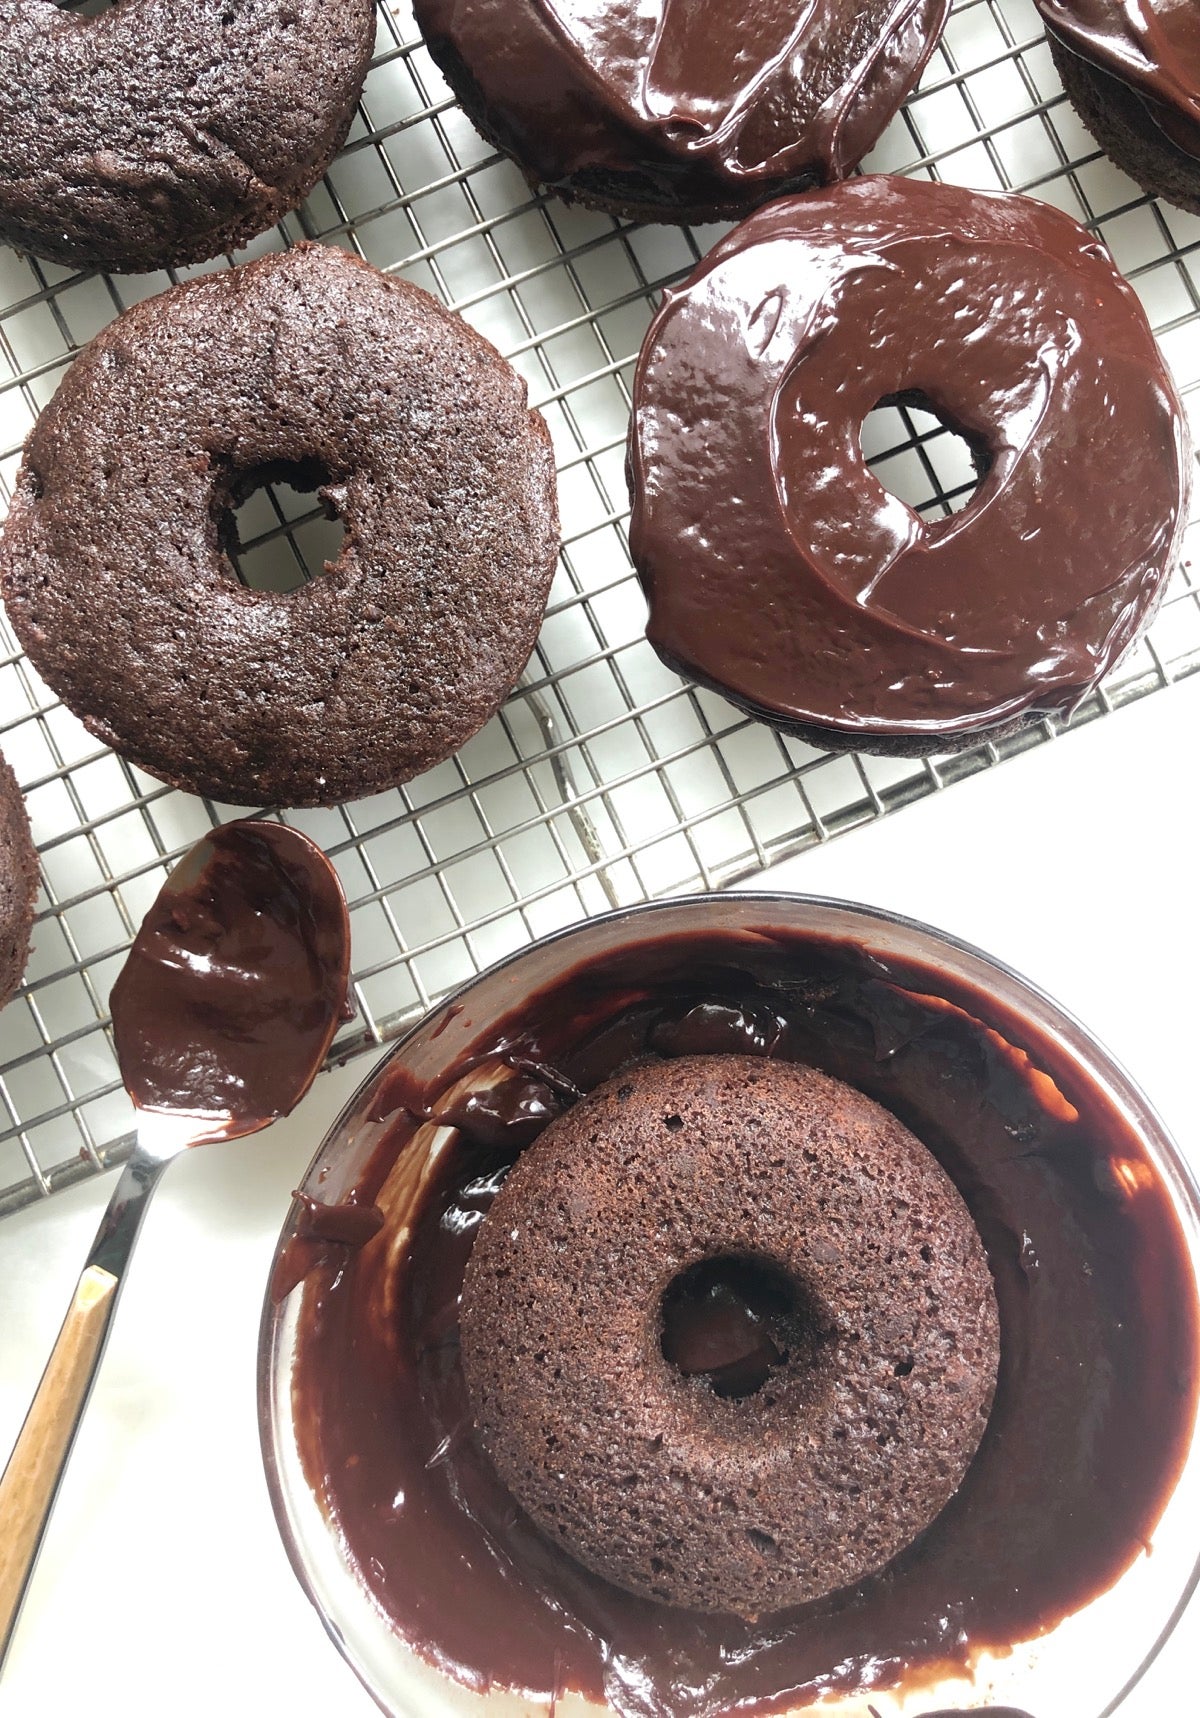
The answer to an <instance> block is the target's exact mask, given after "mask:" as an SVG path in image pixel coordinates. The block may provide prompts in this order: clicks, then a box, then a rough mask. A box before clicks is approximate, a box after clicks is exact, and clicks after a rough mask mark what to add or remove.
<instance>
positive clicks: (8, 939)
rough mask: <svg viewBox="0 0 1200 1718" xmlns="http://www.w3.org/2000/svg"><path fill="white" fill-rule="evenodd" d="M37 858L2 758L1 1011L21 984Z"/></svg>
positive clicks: (20, 801) (14, 781)
mask: <svg viewBox="0 0 1200 1718" xmlns="http://www.w3.org/2000/svg"><path fill="white" fill-rule="evenodd" d="M37 886H38V859H37V853H36V852H35V851H34V846H33V837H32V836H31V835H30V833H29V819H28V817H27V816H26V815H25V801H24V800H23V799H22V797H21V790H20V788H19V787H18V786H17V778H16V776H15V775H14V774H13V773H12V770H11V769H9V767H8V765H7V763H5V761H4V759H3V758H2V757H0V1008H3V1007H4V1004H5V1003H6V1002H7V1001H8V1000H9V998H10V997H11V996H12V993H13V991H14V990H15V989H16V988H17V986H18V984H20V982H21V975H22V974H23V973H24V971H25V963H26V961H27V960H28V959H29V933H30V931H31V929H32V928H33V909H34V905H35V903H36V901H37Z"/></svg>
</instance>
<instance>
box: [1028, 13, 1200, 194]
mask: <svg viewBox="0 0 1200 1718" xmlns="http://www.w3.org/2000/svg"><path fill="white" fill-rule="evenodd" d="M1037 5H1038V10H1039V11H1040V12H1041V14H1042V17H1043V18H1044V19H1045V22H1046V28H1047V29H1048V30H1050V31H1051V32H1052V33H1053V34H1054V35H1055V36H1056V37H1057V38H1058V40H1059V41H1060V42H1061V43H1062V44H1063V46H1064V47H1066V48H1069V49H1070V51H1071V52H1072V53H1073V54H1078V55H1079V57H1080V59H1083V60H1087V61H1088V63H1089V64H1091V65H1094V66H1096V67H1097V68H1098V69H1099V70H1100V71H1102V72H1107V73H1108V74H1109V75H1110V76H1111V77H1114V78H1119V79H1120V80H1121V82H1122V83H1124V84H1128V85H1129V87H1130V88H1131V89H1134V90H1136V91H1137V93H1138V95H1140V96H1141V98H1142V101H1143V103H1144V105H1145V107H1146V111H1147V112H1148V113H1149V114H1150V117H1151V118H1152V119H1153V120H1154V122H1155V124H1156V125H1158V126H1159V127H1160V129H1161V130H1162V131H1163V132H1164V133H1165V134H1166V136H1167V137H1169V138H1170V140H1171V142H1172V143H1174V144H1175V145H1176V146H1177V148H1179V149H1182V150H1183V152H1184V153H1185V155H1194V156H1195V157H1196V158H1197V160H1200V7H1198V6H1197V5H1196V0H1037Z"/></svg>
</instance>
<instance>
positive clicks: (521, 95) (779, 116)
mask: <svg viewBox="0 0 1200 1718" xmlns="http://www.w3.org/2000/svg"><path fill="white" fill-rule="evenodd" d="M948 10H949V0H760V3H759V4H756V5H752V6H747V5H745V4H743V3H742V0H417V4H416V6H415V11H416V15H417V20H418V22H419V24H420V25H421V28H422V30H423V31H424V33H425V35H426V37H427V38H428V39H429V42H430V46H431V49H432V50H433V51H434V53H435V57H443V56H444V55H445V53H446V51H447V50H448V51H449V52H450V54H452V55H453V57H454V58H455V59H457V60H458V61H459V62H460V63H461V64H462V65H463V66H464V67H465V69H466V71H467V73H468V74H469V76H470V78H471V80H472V82H473V84H474V86H475V89H476V91H477V92H478V98H479V99H481V101H482V104H483V106H484V108H485V113H484V114H483V115H482V116H481V117H483V118H484V119H485V120H486V122H487V124H488V126H489V129H491V130H492V131H494V133H495V134H496V136H497V137H498V139H499V140H500V141H501V142H502V143H503V144H504V145H505V146H506V147H510V148H511V149H512V152H513V153H514V154H515V155H516V156H517V157H518V159H519V160H520V161H521V162H522V163H523V164H527V165H528V167H530V168H531V169H532V170H533V171H534V172H535V174H536V176H537V177H538V178H539V179H541V180H542V181H544V182H547V183H550V184H562V183H563V182H564V181H565V182H567V183H568V184H569V183H570V181H571V179H572V176H573V175H575V174H578V173H579V172H580V171H581V170H588V169H592V170H598V171H601V172H605V171H607V172H612V171H614V170H616V171H618V172H622V171H623V172H628V171H633V172H634V173H636V174H637V175H638V176H639V177H640V178H641V179H644V180H645V181H646V183H647V185H648V186H650V187H656V188H657V190H658V192H659V194H661V195H662V196H663V197H664V198H666V199H668V200H670V201H676V202H679V203H681V204H684V205H701V206H704V205H708V206H711V207H712V208H713V210H714V212H715V210H716V209H718V208H721V207H731V206H734V205H740V206H741V207H742V208H748V207H750V206H752V205H753V204H754V203H755V202H757V201H761V199H762V197H763V196H765V195H768V194H770V192H771V191H772V190H773V189H780V188H783V187H786V186H792V185H798V184H803V183H812V182H814V181H816V182H819V183H825V182H827V181H828V180H830V179H837V178H842V177H844V176H845V175H846V174H847V173H849V172H850V171H851V170H852V169H853V168H854V167H855V166H856V165H857V163H858V162H859V161H861V159H862V158H863V156H864V155H865V154H866V153H867V152H868V150H869V149H870V148H871V147H872V145H873V144H874V143H875V141H876V139H877V138H878V137H879V134H880V133H881V132H882V130H883V128H884V126H885V125H886V124H887V122H888V120H889V119H890V118H891V117H892V115H893V114H894V113H895V111H896V109H897V108H898V107H899V106H900V103H901V102H902V101H903V99H904V97H905V96H906V95H907V94H908V92H909V90H910V89H911V88H912V87H913V85H914V84H915V83H916V81H917V78H918V76H919V75H920V72H921V68H922V67H923V66H924V64H925V62H926V60H927V59H928V57H929V55H930V53H931V52H932V51H933V47H934V45H935V43H936V41H937V39H938V36H939V35H940V33H941V30H942V27H943V25H944V23H945V18H946V14H947V12H948ZM651 194H653V193H651Z"/></svg>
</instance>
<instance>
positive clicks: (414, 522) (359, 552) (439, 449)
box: [0, 245, 558, 806]
mask: <svg viewBox="0 0 1200 1718" xmlns="http://www.w3.org/2000/svg"><path fill="white" fill-rule="evenodd" d="M288 476H291V477H293V478H295V479H296V481H297V482H298V483H300V484H301V486H302V487H313V486H316V487H317V491H318V494H319V496H320V497H321V499H322V500H323V501H324V502H325V504H326V506H327V507H328V508H329V509H330V510H332V511H334V512H336V513H337V514H338V515H339V516H340V517H341V519H342V521H343V523H344V525H345V539H344V542H343V545H342V549H341V553H340V554H339V556H338V558H337V560H336V561H335V562H333V563H326V565H325V568H324V570H323V571H322V572H320V573H318V574H317V575H316V576H315V577H313V578H312V579H311V580H310V581H309V582H308V583H307V584H305V585H303V586H302V587H300V588H299V589H297V590H294V591H291V592H287V593H280V592H272V591H263V590H251V589H247V588H246V587H245V586H243V585H242V584H240V583H239V582H238V578H237V576H236V574H235V572H234V568H233V564H232V562H231V560H230V556H229V553H228V549H229V546H230V542H231V537H230V532H231V528H232V526H231V522H232V513H233V509H234V508H235V507H236V506H237V505H238V503H239V500H240V499H241V498H242V496H244V494H245V493H246V492H247V490H248V488H253V487H255V486H256V485H257V484H258V483H261V482H263V481H269V480H274V479H277V478H279V477H284V478H286V477H288ZM557 549H558V513H557V504H556V483H555V469H554V457H553V451H552V448H551V443H550V436H549V431H548V430H547V428H546V424H545V421H544V420H543V418H542V417H541V415H540V414H539V413H538V412H535V411H531V410H530V409H529V407H528V404H527V399H526V386H525V382H524V381H523V379H522V378H521V377H520V376H519V375H518V374H517V372H516V371H515V370H514V369H513V368H512V366H511V365H509V364H508V363H507V362H506V361H505V360H504V359H503V358H501V356H500V355H499V353H497V352H496V350H495V349H494V348H493V347H492V346H491V345H490V344H489V343H488V342H487V341H486V340H485V339H484V338H483V336H482V335H480V334H478V333H476V332H475V330H474V329H473V328H471V327H470V326H469V325H468V324H467V323H465V322H463V321H462V320H461V319H460V318H459V317H457V316H454V315H452V314H451V313H450V312H449V311H447V310H446V309H444V308H443V306H442V305H440V304H439V303H438V302H437V301H436V300H435V299H434V298H432V297H431V296H430V294H428V293H427V292H424V291H422V290H421V289H420V288H419V287H416V286H413V285H411V284H409V283H408V282H405V281H402V280H398V279H394V278H391V277H388V276H386V275H383V274H381V273H380V272H379V271H378V270H377V269H375V268H372V267H371V266H370V265H369V264H367V263H363V262H360V261H358V260H357V259H355V258H353V257H351V256H348V255H347V254H345V253H344V252H341V251H337V250H333V249H330V248H326V247H322V246H319V245H301V246H297V247H296V248H295V249H293V250H290V251H287V252H284V253H281V254H279V255H273V256H269V257H264V258H263V259H261V260H260V261H258V262H254V263H250V264H247V265H246V266H244V267H242V268H238V269H233V270H225V271H222V272H220V273H216V274H210V275H206V276H204V277H202V278H200V279H197V280H193V281H190V282H188V283H186V284H185V285H183V286H179V287H175V288H173V289H172V290H171V291H169V292H167V293H164V294H163V295H162V296H161V297H158V298H155V299H150V300H146V301H145V302H143V303H141V304H138V305H135V306H134V307H133V308H132V309H130V310H128V311H126V312H125V313H124V314H123V315H122V316H120V317H119V318H118V319H117V320H116V321H115V322H113V323H112V324H110V326H109V327H108V328H106V329H105V330H103V332H102V333H101V334H99V335H98V336H97V337H96V339H95V340H94V341H93V342H92V343H91V345H90V346H89V347H87V348H86V350H85V351H84V352H83V353H81V354H80V356H79V357H78V358H76V360H75V362H74V363H73V364H72V365H71V367H70V369H69V370H68V372H67V374H66V376H65V377H64V379H63V381H62V384H61V385H60V387H59V390H58V392H57V394H56V395H55V397H54V398H53V400H52V401H51V402H50V404H49V406H48V407H47V408H46V410H45V411H44V412H43V414H42V416H41V418H40V419H39V421H38V423H37V424H36V425H35V427H34V429H33V432H32V434H31V436H30V438H29V441H28V443H27V446H26V450H25V456H24V460H23V462H22V465H21V469H20V472H19V474H18V477H17V482H16V489H15V493H14V497H13V503H12V508H11V511H10V513H9V517H8V520H7V522H6V524H5V526H4V529H3V533H2V534H0V589H2V592H3V596H4V600H5V603H6V605H7V608H8V613H9V617H10V620H11V622H12V625H13V627H14V629H15V630H16V633H17V636H18V638H19V639H20V642H21V644H22V645H23V647H24V649H25V650H26V652H27V653H28V655H29V657H30V658H31V660H32V661H33V663H34V666H35V667H36V668H37V669H38V671H39V673H40V674H41V675H42V677H43V678H44V679H45V680H46V681H47V683H48V684H49V685H50V686H51V688H52V689H53V690H54V691H55V692H56V693H57V694H58V695H59V697H61V698H62V699H63V701H64V702H65V703H66V704H67V705H68V707H69V708H70V709H72V710H73V711H74V712H75V714H76V715H77V716H79V717H80V718H81V720H82V721H83V722H84V723H85V725H86V726H87V727H88V728H89V729H90V731H91V732H92V733H94V734H95V735H97V736H98V737H99V738H100V739H101V740H103V741H104V742H105V743H107V744H109V745H111V746H113V747H114V749H115V750H117V751H118V752H119V753H121V755H122V756H124V757H125V758H127V759H129V760H130V761H131V762H132V763H135V764H137V765H138V766H140V767H141V768H143V769H146V770H148V771H149V772H150V773H151V774H153V775H157V776H159V777H160V778H161V779H162V780H164V781H167V782H169V783H171V784H172V785H173V786H175V787H180V788H184V789H187V790H190V791H192V792H195V793H201V794H207V795H209V796H211V797H213V798H216V799H220V800H223V801H227V802H230V803H233V804H238V805H260V804H280V805H295V806H302V805H332V804H335V803H338V802H340V801H342V800H346V799H356V798H360V797H363V796H365V795H367V794H371V793H376V792H379V791H381V790H383V789H385V788H389V787H394V786H396V785H398V784H399V783H402V782H405V781H408V780H410V779H412V778H413V777H414V776H416V775H419V774H421V773H422V772H423V771H425V770H428V769H430V768H432V767H433V766H434V765H435V764H437V763H440V762H442V761H444V760H445V759H446V758H448V757H450V756H451V755H452V754H453V753H454V752H455V751H457V750H458V748H459V747H460V746H462V745H463V744H464V743H465V742H466V741H467V740H468V739H470V737H471V736H472V735H473V734H474V733H475V732H476V731H477V730H478V729H479V728H480V727H482V726H483V724H484V723H485V722H486V721H488V720H489V718H490V717H491V716H492V715H493V714H494V713H495V711H496V710H497V709H498V707H499V705H500V704H501V702H502V701H503V699H504V698H505V697H506V695H507V694H508V693H509V691H511V689H512V688H513V686H514V685H515V683H516V681H517V679H518V677H519V676H520V674H521V671H522V670H523V668H524V666H525V663H526V661H527V660H528V657H529V654H530V652H531V650H532V648H533V644H534V641H535V639H536V636H537V632H538V628H539V626H540V624H541V619H542V615H543V613H544V610H545V605H546V599H547V596H548V593H549V588H550V581H551V578H552V576H553V571H554V566H555V561H556V556H557Z"/></svg>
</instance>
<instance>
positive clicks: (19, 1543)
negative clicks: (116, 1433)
mask: <svg viewBox="0 0 1200 1718" xmlns="http://www.w3.org/2000/svg"><path fill="white" fill-rule="evenodd" d="M118 1286H119V1281H118V1278H117V1277H115V1276H113V1274H112V1273H111V1271H106V1270H103V1269H102V1268H101V1267H100V1266H99V1265H89V1266H88V1268H87V1269H86V1270H85V1271H84V1273H83V1275H82V1276H81V1277H80V1279H79V1283H78V1285H77V1287H76V1289H75V1295H74V1298H73V1300H72V1301H71V1306H70V1310H69V1311H68V1313H67V1316H66V1318H65V1319H64V1321H63V1327H62V1329H61V1330H60V1331H59V1333H58V1340H57V1342H56V1343H55V1344H54V1352H53V1353H52V1354H51V1356H50V1359H49V1361H48V1362H47V1365H46V1370H45V1371H44V1372H43V1373H42V1381H41V1383H40V1384H39V1385H38V1389H37V1395H36V1396H35V1397H34V1398H33V1405H32V1406H31V1408H30V1410H29V1412H28V1414H27V1415H26V1416H25V1424H24V1425H23V1426H22V1427H21V1435H20V1437H19V1438H18V1439H17V1443H16V1448H15V1449H14V1450H13V1453H12V1455H11V1456H10V1457H9V1462H8V1466H7V1467H6V1468H5V1470H4V1477H3V1479H0V1661H2V1660H3V1657H4V1653H5V1649H6V1648H7V1646H8V1641H9V1637H10V1636H11V1633H12V1627H13V1624H14V1622H15V1621H16V1618H17V1612H18V1611H19V1609H20V1607H21V1600H22V1598H23V1597H24V1594H25V1587H26V1584H27V1582H28V1580H29V1575H30V1572H31V1570H32V1569H33V1564H34V1559H35V1558H36V1556H37V1553H38V1546H39V1545H40V1544H41V1541H42V1533H43V1530H44V1529H45V1526H46V1521H47V1519H48V1517H49V1514H50V1509H51V1505H52V1504H53V1502H54V1494H55V1492H56V1491H57V1490H58V1481H59V1477H60V1475H61V1474H62V1471H63V1468H64V1467H65V1466H66V1461H67V1456H68V1454H69V1453H70V1449H71V1444H72V1442H73V1440H74V1437H75V1428H76V1426H77V1425H78V1424H79V1416H80V1414H81V1413H82V1410H83V1406H84V1403H85V1402H86V1401H87V1395H88V1391H89V1389H90V1388H91V1383H92V1377H93V1375H94V1373H95V1370H96V1366H97V1364H98V1363H99V1359H100V1353H101V1350H102V1348H103V1346H104V1337H105V1334H106V1332H107V1330H108V1325H109V1320H110V1319H111V1317H112V1312H113V1307H114V1306H115V1304H116V1291H117V1288H118Z"/></svg>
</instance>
